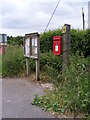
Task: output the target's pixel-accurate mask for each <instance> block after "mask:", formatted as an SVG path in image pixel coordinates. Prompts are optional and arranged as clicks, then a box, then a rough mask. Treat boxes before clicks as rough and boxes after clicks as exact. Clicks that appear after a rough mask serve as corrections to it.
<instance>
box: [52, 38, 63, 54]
mask: <svg viewBox="0 0 90 120" xmlns="http://www.w3.org/2000/svg"><path fill="white" fill-rule="evenodd" d="M61 40H62V37H61V36H54V37H53V54H54V55H60V54H61Z"/></svg>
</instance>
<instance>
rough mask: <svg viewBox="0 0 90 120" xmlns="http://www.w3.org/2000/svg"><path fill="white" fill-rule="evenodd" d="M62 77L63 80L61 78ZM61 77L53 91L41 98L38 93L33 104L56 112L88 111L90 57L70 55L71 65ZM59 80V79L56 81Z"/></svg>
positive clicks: (76, 112) (75, 112)
mask: <svg viewBox="0 0 90 120" xmlns="http://www.w3.org/2000/svg"><path fill="white" fill-rule="evenodd" d="M60 79H62V81H61V80H60ZM60 79H59V81H58V83H57V84H55V85H56V87H55V88H54V90H53V91H49V92H48V93H47V94H46V95H45V96H43V97H42V98H39V97H38V96H37V95H36V96H35V99H34V101H33V103H32V104H34V105H37V106H40V107H42V108H43V109H44V110H49V111H54V112H57V111H58V112H61V113H64V114H65V113H67V112H73V113H74V114H78V112H79V113H80V112H84V113H85V114H87V112H88V102H89V101H88V95H89V91H88V58H87V59H85V58H84V57H83V55H82V56H81V57H80V56H79V54H78V53H77V54H76V56H74V55H72V56H71V57H70V65H69V66H68V68H67V71H66V75H65V76H64V77H63V76H62V75H61V78H60ZM56 82H57V81H56Z"/></svg>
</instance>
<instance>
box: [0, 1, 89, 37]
mask: <svg viewBox="0 0 90 120" xmlns="http://www.w3.org/2000/svg"><path fill="white" fill-rule="evenodd" d="M73 1H74V0H61V2H60V4H59V6H58V8H57V10H56V12H55V15H54V17H53V19H52V21H51V23H50V25H49V27H48V30H49V29H55V28H62V26H63V25H64V24H65V23H67V24H71V27H72V28H76V29H78V28H79V29H82V14H81V13H82V9H81V8H82V7H83V8H84V12H85V21H86V22H85V27H86V28H87V27H88V2H89V0H75V2H73ZM57 2H58V0H0V33H6V34H7V35H9V36H10V35H13V36H17V35H24V34H26V33H29V32H36V31H37V32H39V33H41V32H43V31H44V30H45V27H46V25H47V23H48V21H49V19H50V17H51V14H52V12H53V10H54V9H55V7H56V4H57Z"/></svg>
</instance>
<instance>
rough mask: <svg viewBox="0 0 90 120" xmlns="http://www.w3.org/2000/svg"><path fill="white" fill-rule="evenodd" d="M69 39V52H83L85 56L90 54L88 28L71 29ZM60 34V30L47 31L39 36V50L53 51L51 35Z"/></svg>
mask: <svg viewBox="0 0 90 120" xmlns="http://www.w3.org/2000/svg"><path fill="white" fill-rule="evenodd" d="M70 34H71V35H70V37H71V38H70V39H71V52H72V53H76V51H77V50H78V51H79V54H81V53H83V54H84V55H85V56H86V57H87V56H88V55H89V54H90V45H89V40H90V30H86V31H82V30H75V29H72V30H71V33H70ZM56 35H61V36H62V31H61V30H53V31H48V32H46V33H43V34H41V36H40V50H41V52H42V53H45V52H48V51H53V36H56Z"/></svg>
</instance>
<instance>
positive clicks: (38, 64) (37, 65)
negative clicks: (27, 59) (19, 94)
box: [36, 37, 40, 81]
mask: <svg viewBox="0 0 90 120" xmlns="http://www.w3.org/2000/svg"><path fill="white" fill-rule="evenodd" d="M37 39H38V45H37V49H38V59H36V80H37V81H38V80H39V71H40V37H38V38H37Z"/></svg>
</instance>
